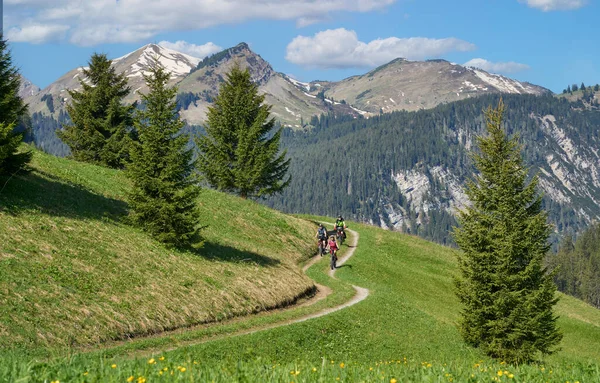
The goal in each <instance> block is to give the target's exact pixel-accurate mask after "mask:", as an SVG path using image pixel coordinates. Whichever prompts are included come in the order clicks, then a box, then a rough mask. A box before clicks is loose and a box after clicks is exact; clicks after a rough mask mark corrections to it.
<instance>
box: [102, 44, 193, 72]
mask: <svg viewBox="0 0 600 383" xmlns="http://www.w3.org/2000/svg"><path fill="white" fill-rule="evenodd" d="M140 51H141V52H140ZM136 53H139V56H138V57H135V54H136ZM133 58H135V62H133V63H131V64H129V68H128V69H127V70H126V75H127V77H129V78H131V77H142V75H148V74H149V69H150V68H151V67H152V66H153V65H154V63H155V62H158V63H159V64H160V65H162V66H163V67H164V68H165V70H167V71H168V72H171V77H172V78H174V77H179V76H185V75H187V74H188V73H190V71H191V70H192V69H193V68H195V67H196V66H197V65H198V63H199V62H200V59H199V58H197V57H193V56H190V55H187V54H185V53H181V52H177V51H175V50H172V49H169V48H165V47H161V46H158V45H156V44H149V45H146V46H145V47H143V48H142V49H139V50H137V51H135V52H132V53H129V54H127V55H125V56H123V57H119V58H117V59H114V60H113V64H114V65H117V66H118V65H121V64H124V65H127V62H128V61H129V60H131V59H133Z"/></svg>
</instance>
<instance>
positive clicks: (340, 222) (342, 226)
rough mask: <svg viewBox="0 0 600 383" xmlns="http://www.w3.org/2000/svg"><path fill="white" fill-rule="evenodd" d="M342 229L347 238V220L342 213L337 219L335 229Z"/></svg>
mask: <svg viewBox="0 0 600 383" xmlns="http://www.w3.org/2000/svg"><path fill="white" fill-rule="evenodd" d="M339 229H341V230H342V234H343V235H344V239H346V222H345V221H344V217H342V216H341V215H340V216H338V219H337V220H336V221H335V230H336V231H337V230H339Z"/></svg>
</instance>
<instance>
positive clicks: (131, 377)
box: [127, 375, 135, 383]
mask: <svg viewBox="0 0 600 383" xmlns="http://www.w3.org/2000/svg"><path fill="white" fill-rule="evenodd" d="M133 379H135V378H134V377H133V375H131V376H130V377H129V378H127V381H128V382H130V383H131V382H133Z"/></svg>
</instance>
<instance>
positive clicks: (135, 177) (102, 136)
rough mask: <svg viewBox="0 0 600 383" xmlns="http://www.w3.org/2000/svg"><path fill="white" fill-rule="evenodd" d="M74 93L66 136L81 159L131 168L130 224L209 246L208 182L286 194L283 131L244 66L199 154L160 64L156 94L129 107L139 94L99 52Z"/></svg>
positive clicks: (252, 192)
mask: <svg viewBox="0 0 600 383" xmlns="http://www.w3.org/2000/svg"><path fill="white" fill-rule="evenodd" d="M83 74H84V78H83V79H80V85H81V90H70V91H69V94H70V96H71V99H72V100H71V102H70V104H69V105H68V106H67V112H68V114H69V116H70V118H71V123H69V124H67V125H65V126H64V128H63V129H62V130H61V131H60V132H59V133H58V136H59V137H60V138H61V140H62V141H63V142H65V143H66V144H67V145H68V146H69V148H70V149H71V156H72V157H73V158H74V159H76V160H79V161H85V162H89V163H93V164H97V165H102V166H107V167H111V168H116V169H124V170H125V171H126V173H127V175H128V176H129V178H130V179H131V182H132V188H131V191H130V193H129V195H128V203H129V208H130V215H129V218H130V219H131V221H132V222H133V223H134V224H136V225H138V226H140V227H142V228H143V229H144V230H146V231H147V232H149V233H150V234H151V235H152V236H153V237H154V238H156V239H158V240H159V241H161V242H164V243H166V244H170V245H175V246H187V245H195V244H198V243H200V237H199V228H200V217H199V212H198V209H197V199H198V197H199V195H200V179H201V178H203V179H205V180H206V181H207V182H208V183H209V184H210V185H211V186H212V187H214V188H216V189H218V190H221V191H225V192H231V193H236V194H238V195H239V196H241V197H242V198H254V197H262V196H265V195H269V194H273V193H276V192H278V191H280V190H281V189H282V188H284V187H285V186H287V184H288V183H289V179H286V173H287V170H288V166H289V159H286V153H285V152H283V153H280V151H279V138H280V134H281V131H280V130H279V131H277V132H275V134H271V131H272V130H273V127H274V120H273V119H272V118H270V116H269V114H270V106H268V105H265V104H263V101H264V96H261V95H259V94H258V88H257V86H256V85H255V84H253V83H252V82H251V80H250V74H249V72H248V70H245V71H244V70H242V69H241V68H240V67H239V66H238V65H235V66H234V67H233V68H232V69H231V71H230V72H229V73H228V75H227V79H226V81H225V82H224V83H223V84H222V86H221V89H220V95H219V96H218V97H217V98H216V100H215V103H214V106H212V107H210V108H209V113H208V120H207V123H206V126H205V129H206V135H203V136H201V137H196V147H197V148H198V152H197V153H196V154H197V155H196V156H195V155H194V149H193V148H192V147H191V146H190V145H189V142H190V137H189V135H188V134H185V132H184V126H185V123H184V122H183V121H182V120H181V119H180V116H179V114H178V111H177V101H176V96H177V88H176V87H175V86H170V84H169V83H170V80H171V74H170V73H169V72H167V71H166V70H165V69H164V68H163V66H162V65H161V64H160V62H159V61H158V60H155V62H154V63H152V64H151V65H150V69H149V73H148V74H144V79H145V80H146V85H147V88H148V92H147V93H146V94H142V95H141V102H140V103H139V104H138V103H137V102H133V103H126V102H125V100H126V99H127V97H129V96H130V94H131V90H130V88H129V87H128V85H127V78H126V77H125V75H124V74H117V73H116V71H115V68H114V67H113V66H112V62H111V60H109V59H108V58H107V57H106V55H104V54H94V55H93V56H92V58H91V60H90V62H89V67H88V68H87V69H85V70H84V71H83Z"/></svg>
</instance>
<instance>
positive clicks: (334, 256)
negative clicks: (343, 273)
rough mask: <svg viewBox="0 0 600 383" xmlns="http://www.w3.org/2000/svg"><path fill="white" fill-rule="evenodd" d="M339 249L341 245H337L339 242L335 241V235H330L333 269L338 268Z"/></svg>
mask: <svg viewBox="0 0 600 383" xmlns="http://www.w3.org/2000/svg"><path fill="white" fill-rule="evenodd" d="M338 250H339V247H338V245H337V242H336V241H335V237H334V236H333V235H332V236H331V237H329V254H331V270H334V269H335V268H336V262H337V259H338V258H337V251H338Z"/></svg>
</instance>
